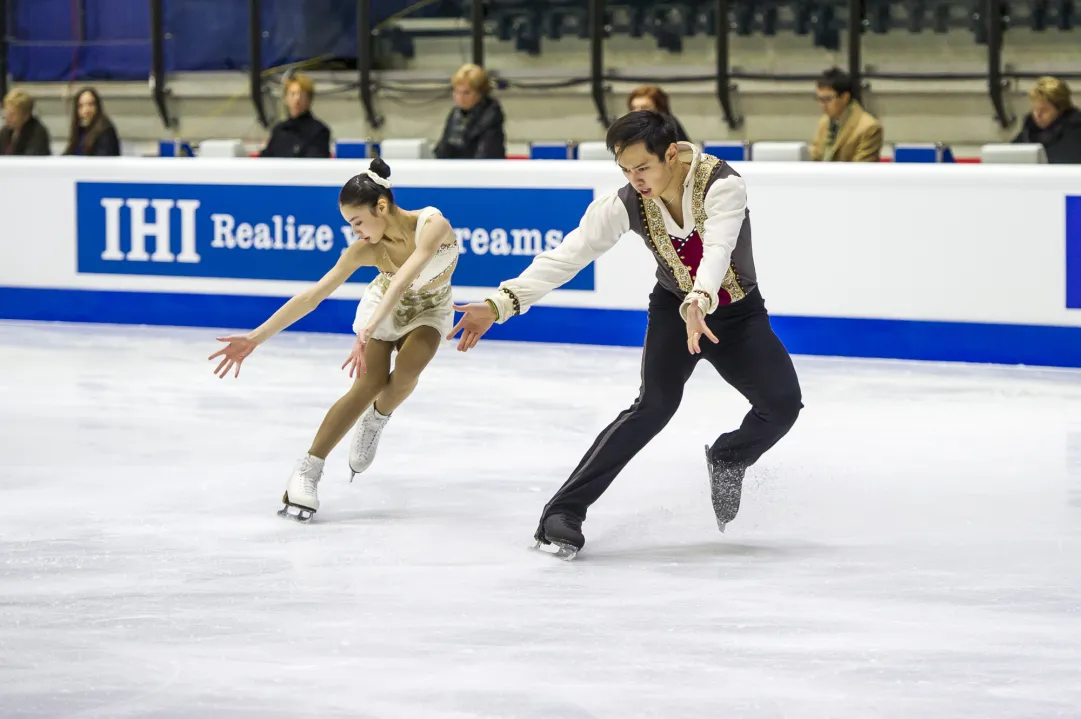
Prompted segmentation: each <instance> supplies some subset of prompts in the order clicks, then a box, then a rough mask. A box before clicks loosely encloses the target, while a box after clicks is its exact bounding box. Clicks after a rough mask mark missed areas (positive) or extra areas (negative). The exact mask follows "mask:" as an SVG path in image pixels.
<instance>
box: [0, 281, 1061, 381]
mask: <svg viewBox="0 0 1081 719" xmlns="http://www.w3.org/2000/svg"><path fill="white" fill-rule="evenodd" d="M283 302H284V299H282V298H279V297H253V296H234V295H203V294H174V293H165V292H118V291H98V290H67V289H37V288H19V287H0V319H18V320H38V321H59V322H107V323H115V324H147V325H173V326H182V327H227V328H237V329H247V328H252V327H256V326H257V325H259V324H260V323H261V322H263V321H264V320H265V319H266V318H267V317H269V316H270V315H271V314H272V313H273V312H274V311H275V310H277V309H278V308H279V307H280V306H281V305H282V303H283ZM356 305H357V303H356V301H355V300H337V299H329V300H326V301H325V302H323V304H322V305H320V306H319V308H318V309H317V310H316V311H315V312H313V313H311V314H310V315H308V316H307V317H305V318H304V319H302V320H300V321H299V322H297V323H296V324H295V325H293V328H292V329H295V330H300V331H307V332H337V333H349V332H351V331H352V324H353V316H354V313H355V311H356ZM772 321H773V327H774V329H775V330H776V332H777V334H778V335H779V336H780V338H781V340H782V341H783V342H784V343H785V345H786V346H787V347H788V349H789V351H790V352H792V353H793V354H806V355H830V356H842V357H875V358H890V359H908V360H929V361H950V362H982V363H995V364H1026V365H1044V366H1053V367H1081V327H1053V326H1039V325H1005V324H982V323H966V322H924V321H915V320H877V319H850V318H835V317H798V316H776V315H775V316H773V318H772ZM645 326H646V313H645V312H644V311H639V310H600V309H583V308H571V307H534V308H533V309H531V310H530V311H529V312H527V313H526V314H524V315H522V316H521V317H517V318H515V319H513V320H511V321H510V322H508V323H507V324H504V325H496V326H495V327H493V328H492V330H491V331H490V332H489V334H488V335H487V338H488V339H493V340H513V341H534V342H563V343H569V344H597V345H617V346H625V347H640V346H641V345H642V338H643V336H644V334H645Z"/></svg>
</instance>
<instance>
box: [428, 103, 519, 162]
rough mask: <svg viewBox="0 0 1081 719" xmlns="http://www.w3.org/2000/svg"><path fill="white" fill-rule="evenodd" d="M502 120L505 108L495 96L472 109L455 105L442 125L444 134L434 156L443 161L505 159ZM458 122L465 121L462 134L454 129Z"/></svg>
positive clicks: (505, 143) (504, 136)
mask: <svg viewBox="0 0 1081 719" xmlns="http://www.w3.org/2000/svg"><path fill="white" fill-rule="evenodd" d="M503 121H504V118H503V108H502V107H500V105H499V102H498V101H496V100H495V98H492V97H486V98H484V99H483V100H481V101H480V102H478V103H477V104H476V105H474V106H473V108H472V109H471V110H470V111H469V112H462V111H461V110H460V109H459V108H457V107H455V108H453V109H452V110H451V111H450V112H449V113H448V114H447V121H446V122H445V123H444V124H443V137H442V138H440V140H439V144H437V145H436V146H435V156H436V157H438V158H439V159H441V160H503V159H506V157H507V138H506V135H505V134H504V132H503ZM457 123H463V124H464V128H463V131H462V132H461V133H460V135H459V133H456V132H452V130H453V129H454V126H455V125H456V124H457Z"/></svg>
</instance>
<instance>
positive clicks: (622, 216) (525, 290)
mask: <svg viewBox="0 0 1081 719" xmlns="http://www.w3.org/2000/svg"><path fill="white" fill-rule="evenodd" d="M678 145H679V148H680V157H681V158H682V157H685V156H686V153H687V152H690V153H691V155H692V157H691V166H690V170H689V171H688V172H687V177H686V179H685V180H684V181H683V222H684V226H683V227H680V226H679V225H677V224H676V221H675V220H674V219H672V215H671V214H670V213H669V212H668V210H667V208H665V206H664V203H663V202H660V201H659V200H657V199H654V198H650V199H647V200H645V201H646V202H653V203H656V205H657V206H658V207H659V208H660V211H661V214H662V216H663V217H664V224H665V227H666V229H667V230H668V232H669V234H670V235H672V236H673V237H678V238H680V239H684V238H686V237H688V236H689V235H690V234H691V233H692V232H694V230H695V225H694V215H693V213H692V208H691V202H692V200H693V197H692V194H693V190H694V175H695V169H696V168H697V166H698V162H699V160H700V158H701V154H702V153H701V151H700V150H699V149H698V147H697V146H696V145H693V144H691V143H689V142H680V143H678ZM704 209H705V212H706V221H705V223H704V225H703V228H702V229H703V231H702V233H701V235H702V261H701V263H700V264H699V266H698V272H697V275H696V276H695V280H694V288H693V290H692V291H691V292H689V293H688V294H687V296H686V297H685V298H684V300H683V304H682V305H680V315H681V316H683V317H684V319H686V308H687V306H688V304H689V303H691V302H698V305H699V307H701V308H702V312H703V313H704V314H710V313H712V312H713V311H714V310H715V309H717V305H718V300H717V290H718V289H720V287H721V282H722V281H723V280H724V276H725V274H726V273H727V272H728V268H729V264H730V262H731V258H732V251H733V250H734V249H735V247H736V241H737V240H738V238H739V233H740V228H741V227H742V226H743V221H744V219H745V217H746V212H747V188H746V185H745V184H744V182H743V178H742V177H738V176H734V175H733V176H729V177H723V178H719V179H717V180H716V181H715V182H714V183H713V184H712V185H711V186H710V187H709V190H708V191H707V192H706V196H705V201H704ZM627 212H628V210H627V207H626V205H624V204H623V201H622V200H620V199H619V196H618V195H617V194H616V191H613V192H610V193H608V194H606V195H603V196H602V197H598V198H597V199H595V200H593V202H591V203H590V205H589V207H588V208H586V211H585V214H584V215H583V216H582V219H581V221H580V222H579V224H578V227H577V228H575V229H574V230H572V231H571V232H570V233H568V234H567V235H566V236H565V237H564V238H563V242H562V243H561V244H559V245H558V246H556V247H554V248H552V249H551V250H547V251H545V252H542V253H540V254H539V255H537V256H536V257H535V258H534V259H533V262H532V263H530V265H529V267H527V268H526V269H525V270H524V271H523V272H522V274H520V275H518V277H516V278H515V279H513V280H507V281H505V282H503V283H501V284H500V285H499V290H498V291H496V292H494V293H493V294H491V295H489V296H488V299H489V300H491V301H492V302H494V303H495V305H496V307H497V308H498V309H499V318H498V320H497V321H498V322H499V323H503V322H506V321H507V320H508V319H510V318H511V317H512V316H513V315H514V314H515V306H514V299H515V298H517V300H518V305H519V307H518V308H517V309H518V313H519V314H524V313H525V312H526V311H527V310H528V309H529V308H530V307H531V306H532V305H534V304H536V303H537V302H538V301H539V300H540V299H542V298H543V297H544V296H545V295H547V294H548V293H549V292H551V291H552V290H554V289H557V288H558V287H560V286H561V285H563V284H565V283H566V282H569V281H570V280H571V278H573V277H574V276H575V275H576V274H578V273H579V272H580V271H581V270H582V268H584V267H585V266H586V265H588V264H589V263H590V262H593V261H594V260H596V259H597V258H598V257H600V256H601V255H603V254H604V253H605V252H607V251H608V250H610V249H612V247H614V246H615V244H616V243H617V242H618V241H619V239H620V237H622V236H623V235H624V234H626V233H627V232H629V231H630V220H629V218H628V215H627ZM504 290H506V291H504Z"/></svg>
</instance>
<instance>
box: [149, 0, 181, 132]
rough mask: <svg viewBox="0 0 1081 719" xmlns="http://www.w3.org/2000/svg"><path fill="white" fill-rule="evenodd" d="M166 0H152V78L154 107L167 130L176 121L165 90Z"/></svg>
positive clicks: (171, 127)
mask: <svg viewBox="0 0 1081 719" xmlns="http://www.w3.org/2000/svg"><path fill="white" fill-rule="evenodd" d="M163 5H164V0H150V78H151V83H150V85H151V95H152V96H153V99H154V107H156V108H157V110H158V117H159V118H161V124H163V125H165V128H166V129H167V130H171V129H173V127H174V125H175V123H174V122H173V118H172V117H170V116H169V106H168V104H167V102H166V96H167V93H166V90H165V11H164V9H163Z"/></svg>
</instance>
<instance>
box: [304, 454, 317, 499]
mask: <svg viewBox="0 0 1081 719" xmlns="http://www.w3.org/2000/svg"><path fill="white" fill-rule="evenodd" d="M300 483H301V486H303V487H304V491H305V492H306V493H308V494H314V493H315V489H316V487H318V486H319V467H318V466H316V464H315V463H314V462H312V461H311V459H309V458H307V457H305V458H304V459H303V460H301V464H300Z"/></svg>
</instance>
